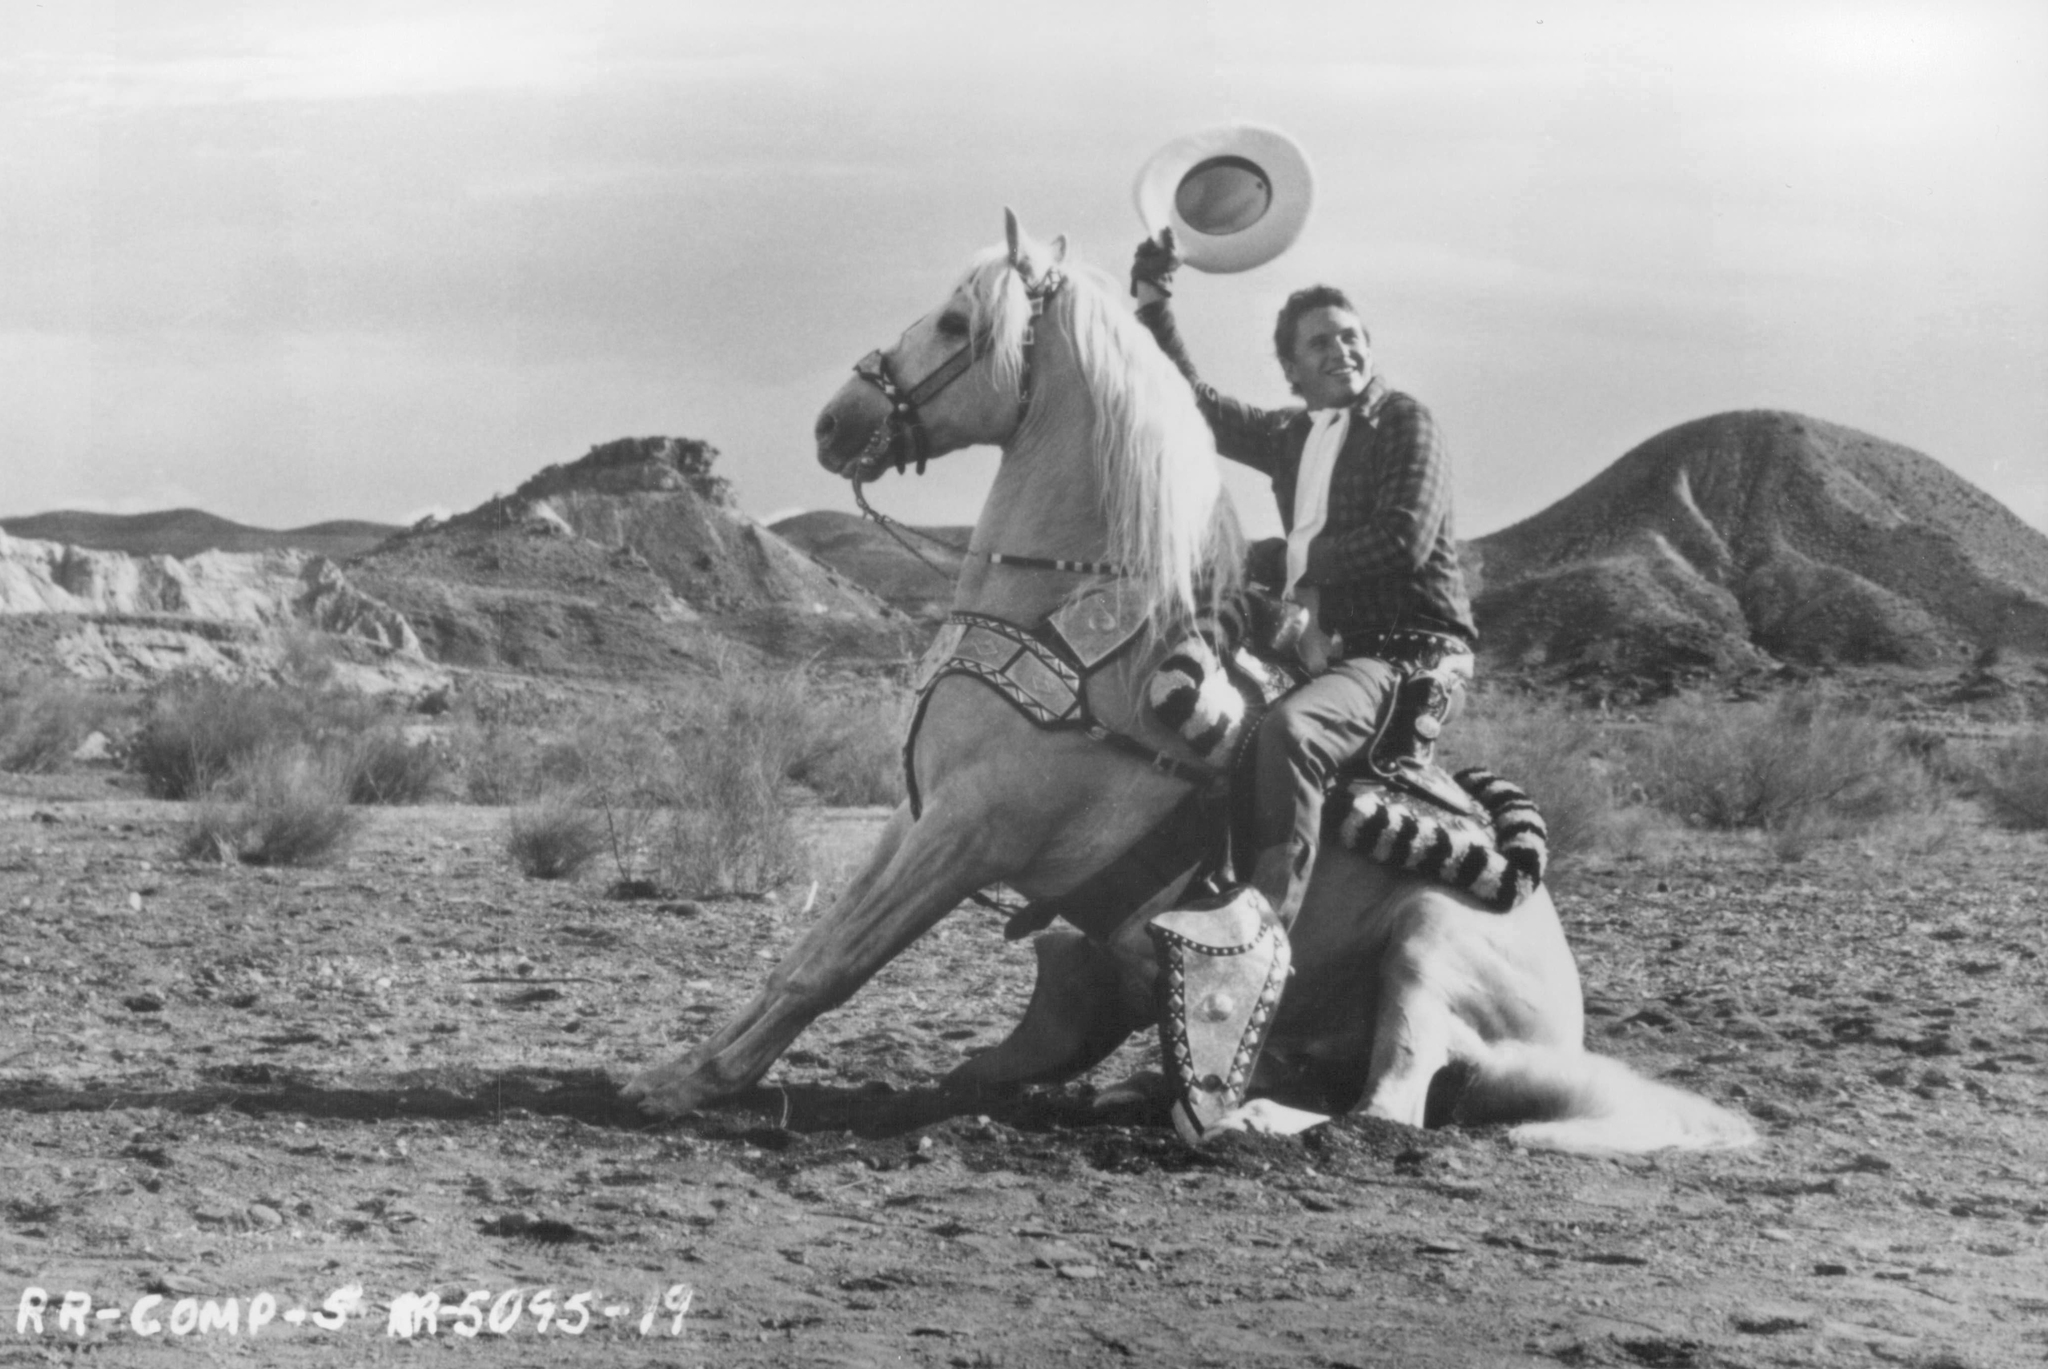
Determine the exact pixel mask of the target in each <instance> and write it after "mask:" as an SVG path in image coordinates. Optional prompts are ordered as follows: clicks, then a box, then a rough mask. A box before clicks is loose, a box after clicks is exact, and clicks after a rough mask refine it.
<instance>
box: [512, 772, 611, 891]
mask: <svg viewBox="0 0 2048 1369" xmlns="http://www.w3.org/2000/svg"><path fill="white" fill-rule="evenodd" d="M605 840H606V837H605V824H604V818H603V817H602V816H601V815H599V814H598V813H595V812H593V811H592V810H591V809H590V808H589V807H588V806H587V805H585V804H584V803H582V802H580V801H579V800H578V798H577V796H575V795H573V794H567V793H559V792H558V793H553V794H548V795H545V796H544V797H542V798H541V800H540V801H539V802H537V803H532V804H526V805H522V806H521V807H518V808H514V809H513V810H512V813H511V816H510V817H509V818H508V819H507V822H506V828H505V853H506V854H507V855H508V856H510V857H511V858H512V863H513V864H514V865H516V866H518V867H519V871H520V873H521V874H523V875H525V876H526V877H527V878H529V879H574V878H575V877H576V876H577V875H578V874H579V873H581V872H582V870H583V868H584V867H585V866H587V865H589V864H590V862H591V861H592V860H594V859H596V858H597V856H598V854H599V853H600V852H602V851H603V850H604V848H605Z"/></svg>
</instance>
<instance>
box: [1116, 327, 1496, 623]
mask: <svg viewBox="0 0 2048 1369" xmlns="http://www.w3.org/2000/svg"><path fill="white" fill-rule="evenodd" d="M1138 319H1139V321H1140V322H1142V323H1143V324H1144V325H1145V326H1146V327H1147V328H1149V329H1151V331H1152V336H1154V337H1155V338H1157V339H1158V340H1159V345H1160V347H1161V348H1162V349H1164V351H1165V352H1166V354H1167V355H1168V356H1169V357H1171V358H1173V362H1174V364H1175V365H1176V366H1178V367H1180V370H1181V374H1183V375H1185V376H1186V377H1187V378H1188V383H1189V384H1190V385H1192V386H1194V390H1195V400H1196V402H1197V403H1198V404H1199V405H1200V406H1201V410H1202V416H1203V417H1204V418H1206V419H1208V420H1209V429H1210V431H1211V432H1213V433H1214V434H1215V435H1216V450H1217V451H1219V452H1221V453H1222V454H1223V455H1225V456H1227V457H1229V458H1230V459H1231V460H1233V461H1238V462H1242V463H1243V464H1245V465H1247V466H1250V467H1252V468H1253V469H1254V470H1258V471H1263V472H1264V473H1265V474H1266V475H1267V477H1268V478H1270V479H1271V480H1272V482H1273V496H1274V498H1276V499H1278V500H1279V501H1280V521H1281V522H1282V523H1283V524H1285V525H1286V526H1287V527H1288V528H1289V529H1290V530H1291V529H1292V528H1293V526H1294V482H1295V478H1296V476H1297V474H1298V473H1299V472H1300V469H1301V453H1302V449H1303V447H1305V446H1306V445H1307V443H1308V436H1309V430H1310V428H1311V427H1312V426H1313V423H1312V420H1311V419H1310V416H1309V412H1308V410H1306V409H1259V408H1254V407H1253V406H1252V405H1249V404H1246V403H1244V402H1242V401H1241V400H1236V399H1231V398H1229V397H1228V396H1226V395H1222V394H1219V393H1217V391H1216V387H1215V386H1213V385H1210V384H1208V383H1207V382H1205V381H1203V380H1202V378H1201V377H1200V376H1198V375H1197V374H1196V373H1195V367H1194V363H1193V362H1192V361H1191V360H1189V358H1188V354H1187V348H1186V347H1185V345H1183V344H1182V342H1181V340H1180V330H1179V329H1178V328H1177V327H1175V325H1174V321H1173V313H1172V311H1171V310H1170V309H1169V308H1168V307H1167V304H1166V302H1165V301H1163V300H1162V301H1160V302H1158V303H1156V304H1151V305H1147V306H1146V307H1144V308H1142V309H1140V310H1139V311H1138ZM1301 582H1302V583H1303V584H1305V585H1314V586H1316V588H1317V592H1318V594H1319V596H1320V598H1321V606H1320V617H1321V621H1322V625H1323V628H1324V629H1325V630H1326V631H1329V632H1335V633H1340V634H1342V635H1343V636H1344V637H1345V638H1347V639H1348V640H1350V641H1352V642H1359V641H1361V640H1363V639H1364V638H1365V637H1366V636H1368V635H1370V634H1372V633H1375V632H1397V631H1402V630H1413V629H1420V630H1423V631H1427V632H1440V633H1446V634H1448V635H1450V636H1453V637H1459V638H1462V639H1463V640H1465V641H1467V642H1473V641H1476V640H1478V636H1479V634H1478V631H1477V630H1476V629H1475V628H1474V627H1473V626H1472V605H1471V603H1470V601H1469V600H1468V599H1467V598H1466V595H1465V576H1464V573H1463V572H1462V571H1460V570H1459V568H1458V544H1457V539H1456V538H1455V537H1454V536H1453V535H1452V531H1451V463H1450V457H1449V455H1448V453H1446V452H1445V450H1444V444H1443V439H1442V438H1441V437H1440V436H1439V435H1438V433H1437V428H1436V422H1435V420H1434V419H1432V418H1431V417H1430V415H1429V410H1427V409H1425V408H1423V407H1422V405H1421V404H1419V403H1417V402H1416V401H1415V400H1414V399H1413V398H1411V397H1410V396H1408V395H1405V394H1402V393H1400V392H1399V391H1397V390H1389V389H1388V388H1387V386H1386V384H1385V382H1384V381H1382V380H1380V378H1379V377H1378V376H1374V377H1373V379H1372V381H1371V383H1370V384H1369V385H1368V386H1367V387H1366V392H1365V395H1364V397H1363V398H1361V399H1360V400H1359V401H1358V403H1357V405H1356V406H1354V407H1353V409H1352V411H1351V431H1350V433H1349V434H1348V435H1347V436H1346V437H1345V439H1344V448H1343V450H1342V451H1340V452H1339V453H1338V454H1337V463H1336V465H1335V467H1334V468H1333V469H1332V470H1331V472H1330V504H1329V516H1328V521H1326V522H1325V523H1324V524H1323V530H1322V531H1321V532H1320V533H1318V534H1316V539H1315V540H1314V541H1313V542H1311V543H1309V549H1308V570H1307V572H1306V573H1305V574H1304V575H1303V576H1302V580H1301Z"/></svg>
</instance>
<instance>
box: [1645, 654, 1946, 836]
mask: <svg viewBox="0 0 2048 1369" xmlns="http://www.w3.org/2000/svg"><path fill="white" fill-rule="evenodd" d="M1628 772H1629V774H1630V776H1631V777H1632V778H1633V779H1635V780H1636V782H1637V783H1639V784H1640V785H1641V786H1642V788H1643V791H1644V793H1645V794H1646V795H1647V796H1648V797H1649V799H1650V801H1651V802H1652V803H1654V804H1656V805H1657V806H1658V807H1659V808H1662V809H1663V810H1664V811H1666V812H1668V813H1670V814H1672V815H1674V816H1676V817H1679V818H1682V819H1684V820H1685V821H1686V822H1689V823H1692V824H1694V825H1696V826H1700V827H1706V828H1712V829H1719V830H1741V829H1756V830H1763V831H1767V832H1772V833H1777V834H1780V837H1779V841H1780V847H1781V849H1780V854H1781V855H1785V856H1787V857H1788V858H1796V856H1797V855H1798V854H1802V853H1803V850H1804V848H1805V847H1806V846H1808V845H1810V844H1811V843H1812V842H1813V841H1818V840H1823V839H1826V838H1830V837H1834V836H1840V835H1844V834H1846V833H1848V832H1851V831H1856V830H1860V829H1862V828H1864V827H1867V826H1869V825H1870V824H1871V823H1873V822H1875V821H1876V820H1878V819H1880V818H1884V817H1886V816H1888V815H1891V814H1895V813H1899V812H1901V811H1907V810H1910V809H1912V808H1914V807H1916V806H1918V805H1923V804H1925V803H1927V802H1928V801H1929V794H1930V791H1931V789H1932V780H1931V778H1930V776H1929V774H1928V772H1927V769H1926V767H1925V766H1924V765H1922V764H1921V762H1920V761H1919V760H1918V759H1916V757H1915V756H1914V755H1912V754H1911V753H1910V752H1908V751H1907V750H1906V749H1905V748H1904V747H1902V746H1901V745H1900V744H1899V743H1898V742H1897V741H1896V740H1895V737H1894V734H1893V733H1892V732H1891V731H1890V730H1889V729H1887V728H1886V726H1885V725H1884V724H1883V723H1882V722H1880V721H1878V720H1877V719H1875V718H1871V717H1868V716H1866V715H1863V714H1859V713H1854V712H1850V711H1848V710H1846V709H1844V708H1842V707H1841V706H1840V705H1838V704H1836V703H1835V702H1833V701H1831V700H1829V699H1827V698H1826V697H1824V696H1822V695H1820V694H1816V693H1796V694H1787V695H1784V696H1782V697H1780V698H1779V699H1778V700H1777V701H1776V702H1775V703H1718V704H1717V703H1708V702H1705V701H1702V700H1699V699H1685V700H1680V701H1678V702H1676V703H1674V704H1672V705H1671V706H1669V707H1667V708H1666V709H1665V710H1663V711H1662V712H1661V713H1660V714H1659V715H1658V717H1657V718H1656V720H1655V722H1654V724H1653V726H1652V727H1651V729H1650V731H1649V734H1648V735H1647V737H1646V738H1644V739H1643V742H1642V744H1641V745H1640V746H1638V747H1635V748H1633V749H1632V753H1631V755H1630V756H1629V758H1628Z"/></svg>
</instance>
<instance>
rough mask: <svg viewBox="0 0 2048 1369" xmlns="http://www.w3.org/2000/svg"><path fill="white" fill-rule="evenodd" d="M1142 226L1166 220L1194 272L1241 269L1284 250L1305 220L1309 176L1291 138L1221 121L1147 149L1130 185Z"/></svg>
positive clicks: (1311, 192)
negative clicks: (1154, 149) (1216, 125)
mask: <svg viewBox="0 0 2048 1369" xmlns="http://www.w3.org/2000/svg"><path fill="white" fill-rule="evenodd" d="M1134 193H1135V195H1136V197H1137V201H1138V217H1139V218H1141V219H1143V220H1144V221H1145V229H1146V231H1147V232H1149V233H1152V234H1154V235H1157V234H1158V232H1159V230H1160V229H1162V228H1166V227H1169V226H1170V227H1171V228H1172V229H1173V232H1174V237H1175V238H1176V239H1177V241H1178V244H1179V247H1180V255H1181V260H1182V261H1184V262H1186V263H1187V264H1188V265H1189V266H1192V267H1194V268H1195V269H1196V270H1198V271H1214V272H1230V271H1249V270H1251V268H1253V267H1254V266H1263V265H1265V264H1266V263H1267V262H1269V261H1271V260H1273V258H1275V257H1277V256H1279V255H1280V254H1281V253H1282V252H1285V251H1286V250H1287V249H1288V247H1289V246H1291V245H1292V244H1293V242H1294V240H1295V238H1296V237H1298V236H1299V235H1300V233H1301V227H1302V225H1303V224H1305V223H1307V222H1308V211H1309V204H1310V202H1311V201H1312V200H1313V199H1314V198H1315V175H1314V173H1313V172H1311V171H1310V170H1309V166H1308V158H1307V157H1306V156H1305V155H1303V153H1302V150H1301V147H1300V145H1299V144H1298V143H1296V142H1295V141H1294V139H1292V138H1290V137H1288V136H1287V135H1286V134H1285V133H1282V132H1280V131H1279V130H1278V129H1273V128H1265V127H1262V126H1260V125H1258V124H1224V125H1222V126H1221V127H1219V128H1205V129H1203V130H1202V131H1201V132H1199V133H1190V134H1188V135H1186V136H1185V137H1181V138H1175V139H1174V140H1173V141H1172V142H1170V143H1168V144H1167V145H1166V146H1165V147H1162V148H1160V149H1159V150H1158V151H1157V152H1155V153H1153V154H1152V156H1151V158H1150V159H1149V160H1147V161H1146V163H1145V165H1144V167H1143V168H1142V169H1140V170H1139V172H1138V183H1137V185H1136V186H1135V187H1134Z"/></svg>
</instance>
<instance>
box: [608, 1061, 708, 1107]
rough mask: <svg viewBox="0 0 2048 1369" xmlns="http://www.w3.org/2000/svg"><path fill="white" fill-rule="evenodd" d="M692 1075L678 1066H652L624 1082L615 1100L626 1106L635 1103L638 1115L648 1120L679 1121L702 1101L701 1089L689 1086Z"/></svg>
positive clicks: (703, 1094)
mask: <svg viewBox="0 0 2048 1369" xmlns="http://www.w3.org/2000/svg"><path fill="white" fill-rule="evenodd" d="M693 1073H694V1071H691V1070H688V1069H685V1068H683V1066H682V1065H681V1063H680V1062H678V1063H676V1064H669V1065H656V1066H654V1067H653V1068H651V1069H644V1070H642V1071H640V1073H638V1074H636V1075H634V1076H633V1077H632V1078H631V1079H628V1080H627V1081H626V1086H625V1087H624V1088H622V1089H620V1090H619V1096H620V1097H621V1098H623V1099H625V1100H626V1101H627V1102H629V1103H638V1104H639V1105H640V1111H642V1112H644V1113H646V1114H647V1115H649V1116H650V1117H681V1116H682V1115H683V1114H685V1113H689V1112H695V1111H696V1110H697V1107H698V1105H699V1104H700V1103H702V1102H703V1101H704V1099H705V1097H706V1091H705V1090H704V1089H703V1088H702V1087H698V1086H693V1085H692V1083H691V1078H692V1075H693Z"/></svg>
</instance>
